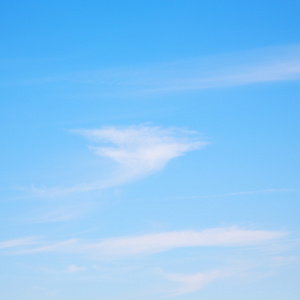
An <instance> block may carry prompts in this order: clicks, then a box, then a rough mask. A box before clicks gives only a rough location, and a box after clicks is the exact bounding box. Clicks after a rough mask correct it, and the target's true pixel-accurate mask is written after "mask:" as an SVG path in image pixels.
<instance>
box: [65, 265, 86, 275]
mask: <svg viewBox="0 0 300 300" xmlns="http://www.w3.org/2000/svg"><path fill="white" fill-rule="evenodd" d="M85 270H86V268H85V267H79V266H76V265H70V266H68V267H67V273H77V272H81V271H85Z"/></svg>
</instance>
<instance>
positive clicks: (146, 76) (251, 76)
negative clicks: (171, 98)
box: [2, 44, 300, 97]
mask: <svg viewBox="0 0 300 300" xmlns="http://www.w3.org/2000/svg"><path fill="white" fill-rule="evenodd" d="M299 79H300V46H299V45H298V44H296V45H289V46H282V47H267V48H261V49H255V50H252V51H247V52H236V53H226V54H219V55H215V56H209V57H200V58H192V59H189V58H188V59H185V60H181V61H173V62H167V63H164V64H156V65H153V64H151V65H148V66H147V65H146V66H136V67H131V68H128V67H127V68H126V67H120V68H115V69H113V68H107V69H98V70H97V69H96V70H85V71H81V70H78V71H76V72H72V73H71V72H70V73H65V74H49V75H48V76H41V77H36V78H22V79H21V78H20V79H19V80H11V81H6V82H4V83H2V84H5V85H35V84H43V85H54V84H57V83H58V82H60V83H63V84H65V85H72V86H74V84H75V85H76V88H77V89H78V91H79V92H78V91H77V94H76V95H72V97H76V96H77V97H78V96H80V97H83V95H84V96H85V97H95V96H96V97H99V96H100V97H101V96H105V97H110V96H111V97H115V96H139V97H143V96H148V95H153V94H164V93H174V92H186V91H194V90H201V89H208V88H220V87H234V86H241V85H249V84H255V83H266V82H277V81H287V80H299ZM87 90H88V91H89V92H88V93H87V92H86V91H87ZM80 91H82V92H80Z"/></svg>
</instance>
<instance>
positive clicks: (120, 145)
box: [31, 126, 208, 196]
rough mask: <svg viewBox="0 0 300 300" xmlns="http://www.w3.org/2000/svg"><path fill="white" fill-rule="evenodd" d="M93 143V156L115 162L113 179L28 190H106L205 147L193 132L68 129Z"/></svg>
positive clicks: (58, 192)
mask: <svg viewBox="0 0 300 300" xmlns="http://www.w3.org/2000/svg"><path fill="white" fill-rule="evenodd" d="M71 132H73V133H75V134H79V135H81V136H83V137H85V138H87V139H88V140H90V141H92V142H93V143H94V145H93V146H89V148H90V150H91V151H92V152H93V153H94V154H96V155H97V156H101V157H104V158H107V159H109V160H111V161H113V162H114V163H115V165H116V166H118V168H117V172H116V173H115V174H113V176H111V177H109V178H107V179H103V180H100V181H96V180H93V179H91V183H85V184H78V185H75V186H71V187H59V188H36V187H33V188H31V192H32V193H33V194H35V195H38V196H59V195H65V194H70V193H77V192H88V191H94V190H100V189H104V188H110V187H113V186H117V185H121V184H125V183H128V182H131V181H133V180H137V179H140V178H141V177H144V176H146V175H150V174H153V173H155V172H159V171H161V170H162V169H163V168H164V167H165V166H166V165H167V163H168V162H169V161H170V160H172V159H174V158H176V157H179V156H183V155H184V154H185V153H187V152H189V151H192V150H196V149H200V148H202V147H205V146H206V145H207V144H208V142H207V141H203V140H200V138H199V135H198V134H197V133H196V132H193V131H187V130H181V129H176V128H167V129H165V128H161V127H151V126H129V127H123V128H119V127H105V128H100V129H94V130H72V131H71Z"/></svg>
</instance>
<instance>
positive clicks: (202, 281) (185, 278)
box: [165, 270, 228, 297]
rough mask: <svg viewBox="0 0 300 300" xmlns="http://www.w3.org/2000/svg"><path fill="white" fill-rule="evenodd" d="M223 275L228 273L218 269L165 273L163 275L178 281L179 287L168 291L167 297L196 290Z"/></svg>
mask: <svg viewBox="0 0 300 300" xmlns="http://www.w3.org/2000/svg"><path fill="white" fill-rule="evenodd" d="M224 276H228V274H227V273H225V272H222V271H219V270H214V271H209V272H206V273H197V274H175V273H170V274H166V275H165V277H166V278H167V279H169V280H171V281H175V282H178V283H179V284H180V287H179V288H176V289H175V290H173V291H172V292H169V294H168V296H167V297H174V296H180V295H184V294H187V293H192V292H195V291H198V290H199V289H201V288H202V287H203V286H205V285H206V284H208V283H210V282H212V281H215V280H217V279H219V278H222V277H224Z"/></svg>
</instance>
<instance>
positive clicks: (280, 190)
mask: <svg viewBox="0 0 300 300" xmlns="http://www.w3.org/2000/svg"><path fill="white" fill-rule="evenodd" d="M299 192H300V190H298V189H263V190H253V191H244V192H234V193H224V194H214V195H203V196H194V197H188V199H200V198H223V197H230V196H242V195H253V194H268V193H299Z"/></svg>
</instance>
